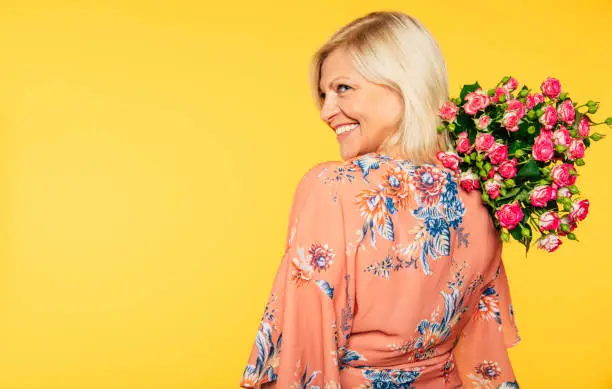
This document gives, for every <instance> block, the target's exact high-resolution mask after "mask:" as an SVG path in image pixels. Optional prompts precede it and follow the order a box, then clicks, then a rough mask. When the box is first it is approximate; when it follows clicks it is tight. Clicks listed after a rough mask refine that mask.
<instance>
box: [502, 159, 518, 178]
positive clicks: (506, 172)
mask: <svg viewBox="0 0 612 389" xmlns="http://www.w3.org/2000/svg"><path fill="white" fill-rule="evenodd" d="M517 162H518V161H517V160H516V158H512V159H509V160H506V161H504V162H502V163H501V164H500V165H499V174H501V176H502V177H504V178H512V177H514V176H516V163H517Z"/></svg>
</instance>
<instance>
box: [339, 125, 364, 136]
mask: <svg viewBox="0 0 612 389" xmlns="http://www.w3.org/2000/svg"><path fill="white" fill-rule="evenodd" d="M357 127H359V123H353V124H346V125H344V126H340V127H338V128H336V129H335V132H336V135H342V134H345V133H347V132H351V131H353V130H354V129H356V128H357Z"/></svg>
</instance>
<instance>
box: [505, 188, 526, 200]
mask: <svg viewBox="0 0 612 389" xmlns="http://www.w3.org/2000/svg"><path fill="white" fill-rule="evenodd" d="M520 191H521V188H520V187H515V188H512V190H510V191H509V192H506V194H505V195H504V196H501V198H502V199H507V198H510V197H514V196H516V195H517V194H518V192H520Z"/></svg>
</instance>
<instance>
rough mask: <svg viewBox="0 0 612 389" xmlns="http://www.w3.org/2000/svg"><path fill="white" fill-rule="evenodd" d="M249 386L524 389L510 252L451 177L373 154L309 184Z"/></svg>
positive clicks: (322, 169) (321, 169) (314, 173)
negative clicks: (517, 375) (518, 384)
mask: <svg viewBox="0 0 612 389" xmlns="http://www.w3.org/2000/svg"><path fill="white" fill-rule="evenodd" d="M290 223H291V225H290V229H289V233H288V245H287V250H286V252H285V256H284V257H283V259H282V261H281V265H280V268H279V272H278V274H277V277H276V279H275V282H274V286H273V290H272V293H271V298H270V301H269V303H268V306H267V307H266V311H265V313H264V317H263V318H262V324H261V326H260V329H259V332H258V336H257V340H256V344H255V346H254V347H253V352H252V354H251V358H250V360H249V365H248V366H247V368H246V370H245V374H244V376H243V380H242V386H243V387H258V385H259V384H261V383H265V382H276V387H277V388H311V387H312V388H318V387H320V388H328V387H329V388H335V387H340V385H341V387H342V388H368V387H374V388H411V387H412V388H444V387H448V388H455V387H460V386H461V385H463V386H464V387H476V388H497V387H499V386H500V385H502V383H504V386H503V387H513V385H515V384H514V383H513V381H514V376H513V372H512V368H511V366H510V362H509V360H508V356H507V352H506V347H508V346H511V345H513V344H515V343H516V342H517V341H518V336H517V333H516V328H515V326H514V320H513V317H512V307H511V303H510V296H509V291H508V283H507V280H506V276H505V272H504V268H503V264H502V262H501V249H502V242H501V240H500V238H499V234H498V233H497V231H496V230H495V228H494V226H493V222H492V220H491V219H490V216H489V214H488V211H487V209H486V208H485V207H484V205H483V204H481V200H480V194H479V192H478V191H474V192H471V193H467V192H465V191H463V190H462V189H460V187H459V186H458V178H457V177H456V176H454V173H453V172H452V171H450V170H447V169H444V168H442V167H440V166H437V165H414V164H412V163H410V162H407V161H396V160H393V159H390V158H388V157H386V156H384V155H381V154H375V153H370V154H366V155H363V156H360V157H357V158H353V159H350V160H347V161H346V162H328V163H324V164H321V165H318V166H316V167H315V168H313V169H312V170H310V171H309V172H308V173H307V174H306V175H305V176H304V178H303V179H302V181H301V182H300V185H299V186H298V189H297V191H296V196H295V200H294V204H293V208H292V212H291V219H290Z"/></svg>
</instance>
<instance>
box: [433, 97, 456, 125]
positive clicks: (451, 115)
mask: <svg viewBox="0 0 612 389" xmlns="http://www.w3.org/2000/svg"><path fill="white" fill-rule="evenodd" d="M457 112H459V107H457V106H456V105H455V104H453V103H452V102H451V101H447V102H445V103H444V104H443V105H442V107H441V108H440V111H439V112H438V115H439V116H440V117H441V118H442V119H444V120H446V121H449V122H453V121H455V120H456V119H457Z"/></svg>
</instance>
